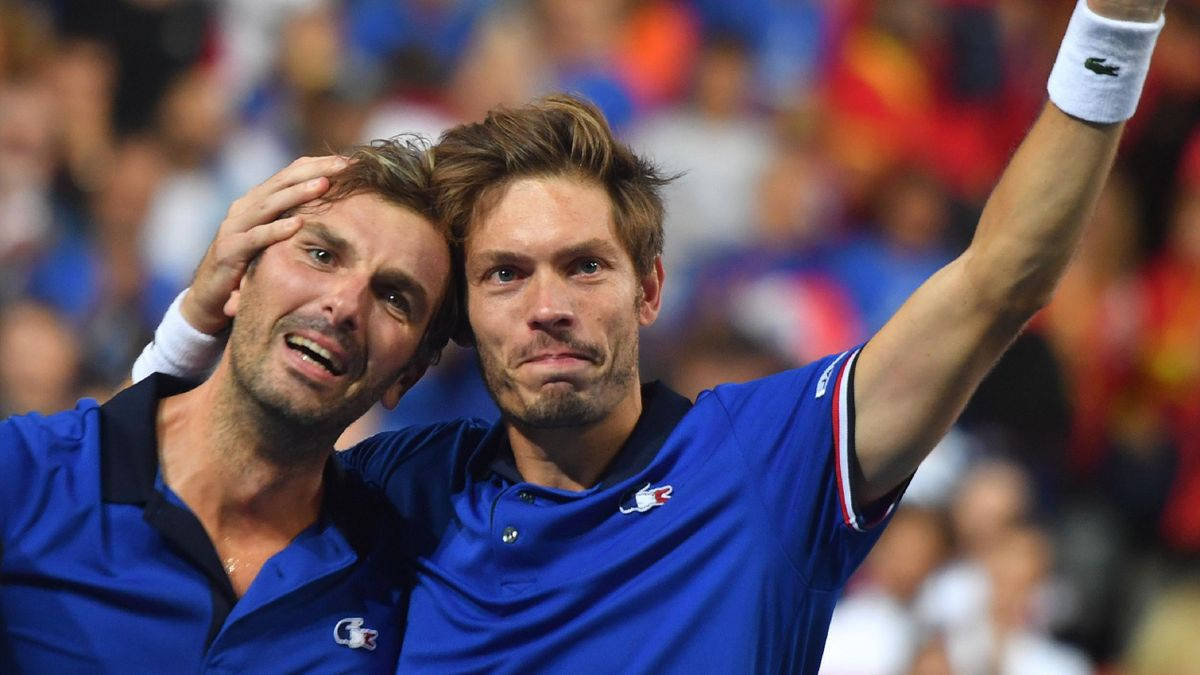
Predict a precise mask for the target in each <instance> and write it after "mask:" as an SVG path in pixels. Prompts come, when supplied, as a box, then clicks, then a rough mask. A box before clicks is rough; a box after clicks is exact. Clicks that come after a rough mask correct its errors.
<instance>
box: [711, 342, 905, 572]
mask: <svg viewBox="0 0 1200 675" xmlns="http://www.w3.org/2000/svg"><path fill="white" fill-rule="evenodd" d="M860 350H861V347H856V348H855V349H852V350H850V351H847V352H844V353H842V354H837V355H832V356H828V357H826V358H823V359H820V360H818V361H816V362H815V363H812V364H810V365H808V366H805V367H803V368H799V369H796V370H789V371H785V372H783V373H779V374H776V375H772V376H770V377H766V378H763V379H761V380H756V381H753V382H750V383H747V384H742V385H728V386H723V387H718V388H717V389H715V390H714V391H713V392H712V394H710V395H711V396H715V397H716V401H717V402H718V403H719V404H720V406H721V407H722V408H723V410H724V413H725V414H726V415H727V416H728V421H729V425H730V432H731V435H732V437H733V439H734V441H735V446H736V448H737V451H738V452H739V453H740V454H741V455H742V458H743V459H744V461H745V464H746V466H747V474H746V475H747V476H749V477H750V485H749V486H748V492H750V493H752V494H753V495H754V497H755V498H757V499H759V500H761V502H762V505H763V507H764V508H765V510H766V512H767V515H768V518H769V519H770V525H772V526H773V528H774V529H775V531H777V532H778V533H779V536H780V538H781V539H782V543H783V546H784V549H785V551H786V552H787V554H788V555H789V556H790V557H791V559H792V561H793V563H794V565H795V567H796V568H797V570H798V572H799V573H800V574H801V575H802V576H803V577H804V578H805V579H806V580H807V581H808V583H809V584H810V585H811V586H813V587H815V588H827V589H833V588H838V587H840V586H841V585H842V584H844V583H845V581H846V579H847V578H849V576H850V574H851V573H852V572H853V571H854V570H855V568H857V567H858V565H859V563H861V562H862V560H863V558H865V557H866V554H867V552H868V551H869V550H870V548H871V546H872V545H874V543H875V541H876V540H877V539H878V538H879V535H880V534H881V532H882V525H883V524H884V523H885V522H886V520H887V519H888V517H889V516H890V515H891V513H892V511H893V509H894V507H895V505H896V502H897V500H898V499H899V497H900V494H901V493H902V492H903V487H904V486H901V488H899V489H897V490H896V491H895V492H894V493H893V494H891V495H888V496H887V497H885V498H884V499H882V500H880V501H878V502H876V503H873V504H862V503H860V502H859V501H858V500H857V499H856V498H855V493H854V488H855V483H856V481H855V478H854V476H855V475H856V473H857V472H858V466H857V461H856V460H855V456H854V366H855V363H856V362H857V359H858V354H859V352H860ZM702 400H703V399H702ZM698 404H699V402H698Z"/></svg>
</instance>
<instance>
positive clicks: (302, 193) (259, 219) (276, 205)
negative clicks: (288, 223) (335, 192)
mask: <svg viewBox="0 0 1200 675" xmlns="http://www.w3.org/2000/svg"><path fill="white" fill-rule="evenodd" d="M328 189H329V179H328V178H326V177H324V176H319V177H317V178H311V179H309V180H306V181H304V182H303V183H297V184H295V185H289V186H287V187H285V188H282V189H280V190H277V191H275V192H272V193H270V194H269V195H267V196H266V197H264V198H263V199H262V200H261V201H259V202H258V204H257V205H255V206H254V207H252V208H253V209H254V212H253V213H249V214H246V215H247V216H248V218H246V220H249V221H250V222H251V223H252V225H251V226H252V227H253V226H254V225H257V224H260V223H263V222H265V221H269V220H273V219H275V218H278V217H279V214H281V213H283V212H284V211H287V210H288V209H292V208H295V207H297V206H300V205H301V204H304V203H305V202H309V201H312V200H313V199H316V198H317V197H320V196H321V195H323V194H325V191H326V190H328Z"/></svg>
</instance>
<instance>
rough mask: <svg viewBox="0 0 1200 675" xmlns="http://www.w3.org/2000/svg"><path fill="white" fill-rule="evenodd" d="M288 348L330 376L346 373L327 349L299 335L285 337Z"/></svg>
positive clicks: (343, 367)
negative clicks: (327, 372)
mask: <svg viewBox="0 0 1200 675" xmlns="http://www.w3.org/2000/svg"><path fill="white" fill-rule="evenodd" d="M283 340H284V342H285V343H286V344H287V346H288V348H290V349H293V350H295V351H297V352H299V353H300V357H301V358H303V359H305V360H307V361H311V362H313V363H315V364H317V365H318V366H321V367H322V368H324V369H325V370H327V371H329V373H330V374H332V375H335V376H337V375H343V374H345V372H346V366H345V365H344V364H342V363H341V362H340V361H339V360H338V358H337V357H336V356H334V355H333V354H332V353H331V352H330V351H329V350H328V349H325V348H324V347H322V346H321V345H319V344H317V343H316V342H313V341H312V340H309V339H308V338H304V337H300V336H299V335H287V336H284V338H283Z"/></svg>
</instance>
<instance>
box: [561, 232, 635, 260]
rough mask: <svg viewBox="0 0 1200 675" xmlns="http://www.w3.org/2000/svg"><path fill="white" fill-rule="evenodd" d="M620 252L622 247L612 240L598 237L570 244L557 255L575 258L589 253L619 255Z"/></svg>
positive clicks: (567, 258)
mask: <svg viewBox="0 0 1200 675" xmlns="http://www.w3.org/2000/svg"><path fill="white" fill-rule="evenodd" d="M620 252H621V248H620V247H619V246H618V245H616V244H615V243H613V242H612V241H611V240H608V239H601V238H599V237H596V238H594V239H588V240H587V241H581V242H579V243H578V244H574V245H572V246H568V247H567V248H565V249H563V250H561V251H559V252H558V253H557V254H556V257H558V258H560V259H566V260H573V259H575V258H580V257H583V256H588V255H605V256H610V255H617V254H618V253H620Z"/></svg>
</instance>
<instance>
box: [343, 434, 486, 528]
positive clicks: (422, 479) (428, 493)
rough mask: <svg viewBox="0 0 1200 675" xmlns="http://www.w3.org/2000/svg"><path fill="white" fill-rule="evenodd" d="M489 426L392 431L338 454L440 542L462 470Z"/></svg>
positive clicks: (412, 522)
mask: <svg viewBox="0 0 1200 675" xmlns="http://www.w3.org/2000/svg"><path fill="white" fill-rule="evenodd" d="M485 432H486V426H483V423H481V422H478V421H466V420H461V421H456V422H447V423H442V424H432V425H427V426H413V427H406V428H404V429H401V430H398V431H386V432H383V433H380V434H376V435H375V436H372V437H371V438H368V439H366V440H364V441H362V442H361V443H359V444H357V445H355V446H354V447H352V448H350V449H348V450H346V451H344V452H339V453H337V459H338V461H340V462H341V463H342V465H343V466H344V467H346V468H347V469H349V470H351V471H353V472H356V473H358V474H359V475H360V476H361V477H362V479H363V481H364V482H366V483H367V484H368V485H372V486H375V487H377V488H379V489H380V490H381V491H382V492H383V494H384V496H385V497H386V498H387V500H388V502H389V503H390V504H391V505H392V506H393V507H394V508H395V509H396V510H397V512H399V514H400V515H401V517H402V518H404V519H405V520H406V521H407V522H408V523H409V524H410V525H412V526H414V527H415V528H417V529H418V530H420V531H422V532H424V533H425V534H427V535H429V536H433V537H436V536H437V535H438V534H439V533H440V532H441V529H442V527H443V526H444V525H445V523H446V522H448V520H449V519H450V517H451V515H452V513H453V506H452V504H451V494H452V493H453V492H454V491H455V490H456V489H458V488H459V487H460V486H457V485H456V484H455V481H456V476H458V472H457V471H456V468H455V467H456V466H458V465H459V464H460V463H461V462H462V461H463V460H462V459H461V457H462V456H463V455H464V454H466V453H469V452H470V451H471V450H472V449H474V447H475V446H476V445H477V444H478V442H479V439H480V438H482V436H483V434H484V433H485Z"/></svg>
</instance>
